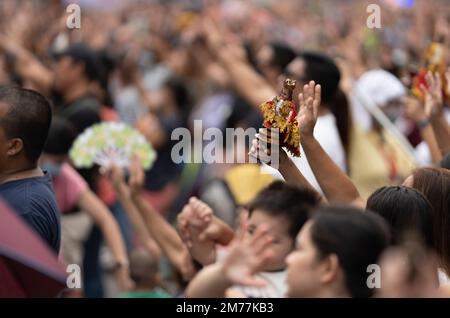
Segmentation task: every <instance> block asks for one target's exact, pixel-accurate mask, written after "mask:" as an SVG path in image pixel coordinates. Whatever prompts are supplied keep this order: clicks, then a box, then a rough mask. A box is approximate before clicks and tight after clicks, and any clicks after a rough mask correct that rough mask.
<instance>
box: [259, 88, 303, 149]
mask: <svg viewBox="0 0 450 318" xmlns="http://www.w3.org/2000/svg"><path fill="white" fill-rule="evenodd" d="M295 85H296V81H295V80H291V79H286V80H285V81H284V83H283V88H282V89H281V93H280V95H278V96H275V97H274V98H273V99H272V100H270V101H267V102H264V103H262V104H261V105H260V106H259V107H260V109H261V111H262V113H263V116H264V123H263V125H264V127H265V128H268V129H270V128H278V129H279V139H280V146H281V147H285V148H286V149H287V150H288V151H289V152H290V153H291V154H292V155H293V156H295V157H300V133H299V129H298V121H297V111H296V107H295V102H294V100H293V99H292V93H293V91H294V88H295Z"/></svg>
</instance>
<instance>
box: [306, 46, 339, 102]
mask: <svg viewBox="0 0 450 318" xmlns="http://www.w3.org/2000/svg"><path fill="white" fill-rule="evenodd" d="M300 58H302V59H303V60H304V61H305V74H304V78H303V82H305V83H308V82H309V81H315V82H316V83H318V84H320V85H321V86H322V102H323V103H326V104H328V103H331V102H332V101H333V99H334V96H335V95H336V93H337V91H338V90H339V83H340V81H341V72H340V71H339V69H338V67H337V65H336V63H335V62H334V61H333V60H332V59H331V58H329V57H328V56H326V55H324V54H321V53H318V52H308V51H305V52H302V53H301V54H300Z"/></svg>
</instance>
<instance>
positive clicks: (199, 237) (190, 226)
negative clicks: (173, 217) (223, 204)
mask: <svg viewBox="0 0 450 318" xmlns="http://www.w3.org/2000/svg"><path fill="white" fill-rule="evenodd" d="M177 228H178V232H179V233H180V236H181V238H182V239H183V242H184V243H185V244H186V246H187V247H188V249H189V252H190V254H191V256H192V258H194V259H195V260H196V261H198V262H199V263H201V264H202V265H204V266H205V265H209V264H212V263H214V261H215V260H216V248H215V246H216V240H218V239H219V236H220V235H221V230H220V227H219V226H218V225H217V223H216V222H213V211H212V209H211V207H209V206H208V205H207V204H206V203H204V202H203V201H200V200H199V199H197V198H195V197H192V198H191V199H190V200H189V203H188V204H186V205H185V206H184V208H183V210H182V212H181V213H180V214H179V215H178V217H177Z"/></svg>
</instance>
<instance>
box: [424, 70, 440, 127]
mask: <svg viewBox="0 0 450 318" xmlns="http://www.w3.org/2000/svg"><path fill="white" fill-rule="evenodd" d="M425 81H426V83H427V86H428V88H427V87H425V86H424V85H421V86H420V88H421V89H422V91H423V92H424V93H425V114H426V115H427V117H428V118H433V117H436V116H439V115H440V114H441V112H442V108H443V106H444V100H443V99H444V98H443V94H442V81H441V77H440V75H439V74H438V73H434V74H433V73H432V72H428V73H427V75H426V76H425Z"/></svg>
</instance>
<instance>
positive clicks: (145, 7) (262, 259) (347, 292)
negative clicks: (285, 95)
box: [0, 0, 450, 298]
mask: <svg viewBox="0 0 450 318" xmlns="http://www.w3.org/2000/svg"><path fill="white" fill-rule="evenodd" d="M74 2H76V1H74ZM79 3H80V8H81V11H80V14H81V15H80V18H81V20H80V21H81V24H80V28H69V27H68V24H67V21H68V19H72V18H73V16H69V13H68V12H67V11H66V6H67V5H68V4H69V2H68V1H60V0H37V1H21V0H17V1H13V0H4V1H0V198H1V200H3V201H5V202H6V203H7V204H8V205H9V206H10V207H11V208H12V209H13V210H14V211H15V212H16V213H17V214H18V215H19V216H20V217H21V219H22V220H23V221H24V222H25V223H26V224H28V225H29V226H30V228H31V229H32V230H34V231H35V232H36V233H37V234H38V235H39V236H40V237H41V238H42V240H43V241H44V242H45V243H47V245H48V246H49V248H50V249H51V250H52V251H53V252H54V254H55V257H58V258H59V260H60V262H61V263H63V264H66V265H69V264H78V265H80V266H81V267H82V280H83V284H82V288H75V289H70V288H66V289H65V290H63V291H61V293H60V294H58V295H54V296H59V297H93V298H94V297H128V298H163V297H188V298H193V297H251V298H268V297H359V298H362V297H364V298H365V297H450V278H449V277H450V171H449V169H450V111H449V105H450V68H447V69H445V70H444V71H442V72H440V71H436V70H429V71H428V73H427V74H426V76H425V77H424V79H423V83H422V85H421V86H420V90H421V93H422V95H423V96H422V97H417V96H414V95H413V94H411V89H412V86H413V84H414V78H415V76H416V75H417V74H418V72H419V70H420V68H421V67H422V66H424V65H423V63H424V58H423V55H424V52H425V51H426V49H427V48H428V47H429V46H430V44H431V43H439V45H440V47H442V48H443V50H444V51H443V52H442V54H441V55H442V59H443V60H444V62H445V63H446V64H447V65H450V49H449V48H450V5H449V4H448V3H447V2H446V1H439V0H434V1H425V0H416V1H409V2H408V1H387V0H386V1H379V6H380V8H381V13H380V14H381V28H379V29H377V28H374V29H372V28H369V27H368V25H367V18H368V16H369V15H370V13H368V12H367V10H366V9H367V6H368V4H369V3H370V2H369V1H356V0H355V1H331V0H322V1H307V0H286V1H275V0H273V1H271V0H268V1H257V0H254V1H237V0H222V1H220V0H217V1H200V0H198V1H196V0H191V1H177V0H173V1H158V0H153V1H152V0H148V1H144V0H142V1H99V0H95V1H94V0H92V1H79ZM37 12H38V14H37ZM286 78H290V79H293V80H295V81H296V83H297V85H296V88H295V90H294V100H295V102H296V105H297V106H298V107H297V108H298V109H297V111H298V115H297V121H298V123H299V132H300V136H301V155H300V157H294V156H292V155H291V154H289V153H287V152H286V151H285V150H283V149H282V148H281V145H280V143H279V142H277V141H276V140H275V139H272V138H271V134H270V131H269V130H268V129H266V128H262V126H263V116H262V114H261V111H260V108H259V105H260V104H261V103H263V102H265V101H269V100H271V99H272V98H273V97H274V96H276V95H278V94H279V92H280V90H281V86H282V84H283V81H284V79H286ZM197 120H200V121H201V123H202V129H203V131H206V130H207V129H208V128H218V129H220V130H221V131H223V132H224V135H226V133H225V132H226V131H227V129H229V128H235V129H244V130H245V129H248V128H254V129H256V130H257V131H258V133H257V134H256V135H255V136H251V139H250V140H239V139H237V140H232V142H230V140H217V139H216V140H214V141H213V142H214V146H215V147H216V148H215V149H220V150H221V153H222V154H223V156H224V158H225V157H226V158H230V156H228V154H230V153H232V154H233V155H232V156H231V158H233V160H232V161H233V162H227V163H216V162H213V163H206V162H205V161H203V162H202V160H193V158H197V159H198V158H201V157H202V153H201V152H200V153H196V152H195V149H196V147H194V146H193V147H192V149H193V151H191V152H189V156H188V155H187V154H183V155H184V156H185V160H184V161H183V162H182V163H177V162H176V161H174V160H173V156H172V153H173V149H174V146H175V145H176V144H177V142H178V141H177V140H174V138H172V132H173V131H174V130H175V129H176V128H180V127H183V128H186V129H188V130H189V131H191V133H192V136H194V140H191V142H192V145H194V144H195V143H198V142H199V143H200V144H205V145H206V144H208V143H210V142H211V141H212V140H211V139H209V140H205V139H207V138H204V139H203V138H202V137H203V135H202V134H196V133H194V130H195V128H194V121H197ZM105 121H112V122H123V123H126V124H127V125H129V126H131V127H134V128H135V129H137V130H138V131H139V132H140V133H141V134H142V135H143V136H145V138H146V139H147V141H148V142H149V143H150V144H151V145H152V147H153V148H154V149H155V150H156V152H157V159H156V161H155V163H154V164H153V166H152V167H151V168H150V169H149V170H147V171H144V170H143V169H142V167H141V166H140V164H139V162H138V161H137V160H136V158H134V159H135V160H132V163H131V165H130V166H129V167H128V168H126V169H122V168H119V167H118V166H114V165H113V166H110V167H99V166H94V167H93V168H88V169H86V168H83V169H81V168H77V167H75V166H74V165H73V163H72V162H71V159H70V156H69V152H70V149H71V147H72V145H73V143H74V140H75V139H76V138H77V136H79V135H80V134H81V133H82V132H83V131H84V130H85V129H86V128H88V127H91V126H92V125H94V124H96V123H99V122H105ZM195 138H202V139H201V140H195ZM233 141H234V142H233ZM274 149H279V163H278V164H276V165H275V164H272V162H269V161H268V160H267V158H270V157H271V154H272V152H273V150H274ZM199 162H200V163H199ZM255 162H257V163H255ZM17 239H20V238H17ZM374 265H375V267H372V266H374ZM369 268H375V269H377V268H378V269H379V270H380V273H379V275H380V276H379V279H380V280H379V281H380V284H375V285H376V287H374V286H373V284H371V283H370V279H371V277H372V276H370V275H371V273H372V272H371V271H370V270H369ZM375 273H377V272H376V271H375ZM375 280H377V279H375Z"/></svg>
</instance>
